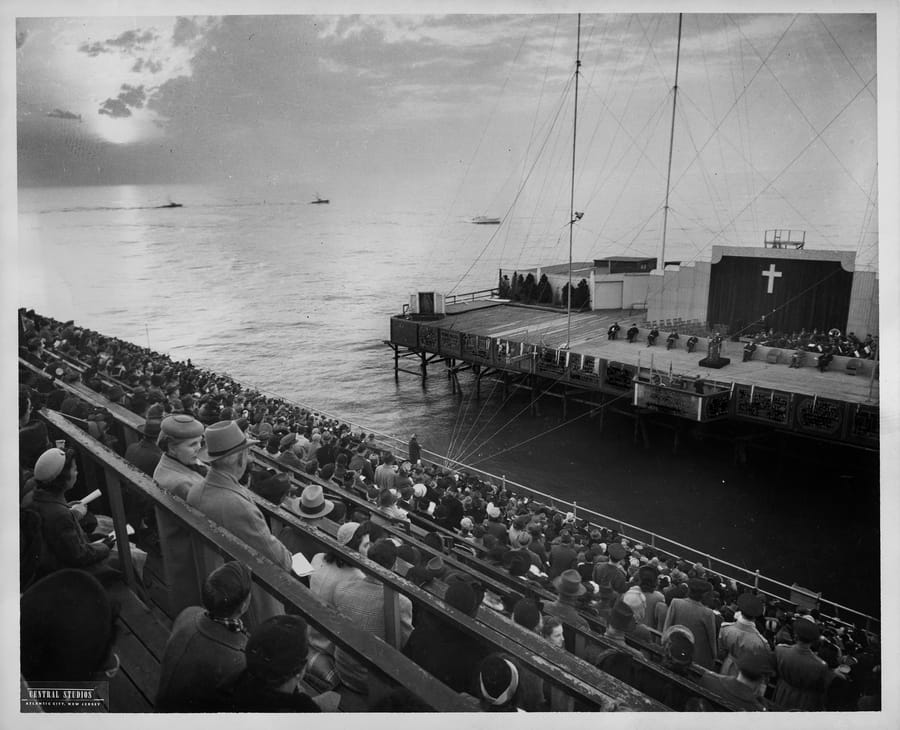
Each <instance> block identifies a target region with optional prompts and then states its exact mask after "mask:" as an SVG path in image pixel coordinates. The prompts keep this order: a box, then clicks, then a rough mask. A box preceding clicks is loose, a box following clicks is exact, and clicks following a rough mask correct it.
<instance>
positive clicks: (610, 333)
mask: <svg viewBox="0 0 900 730" xmlns="http://www.w3.org/2000/svg"><path fill="white" fill-rule="evenodd" d="M620 329H622V328H621V327H619V323H618V322H613V323H612V325H611V326H610V328H609V329H608V330H606V338H607V339H609V340H615V339H616V338H617V337H618V336H619V330H620Z"/></svg>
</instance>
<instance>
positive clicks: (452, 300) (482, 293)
mask: <svg viewBox="0 0 900 730" xmlns="http://www.w3.org/2000/svg"><path fill="white" fill-rule="evenodd" d="M498 294H499V290H498V289H497V287H494V288H493V289H478V290H477V291H470V292H464V293H462V294H447V295H445V297H444V303H445V304H457V303H458V302H474V301H476V300H478V299H490V298H491V297H496V296H498Z"/></svg>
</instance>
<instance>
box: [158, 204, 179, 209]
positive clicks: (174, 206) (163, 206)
mask: <svg viewBox="0 0 900 730" xmlns="http://www.w3.org/2000/svg"><path fill="white" fill-rule="evenodd" d="M156 207H157V208H183V207H184V205H182V204H181V203H166V204H165V205H157V206H156Z"/></svg>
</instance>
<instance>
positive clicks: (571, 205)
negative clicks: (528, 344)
mask: <svg viewBox="0 0 900 730" xmlns="http://www.w3.org/2000/svg"><path fill="white" fill-rule="evenodd" d="M580 68H581V13H578V40H577V42H576V46H575V113H574V115H573V117H572V184H571V189H570V192H569V290H568V301H567V302H566V349H569V343H570V342H571V341H572V233H573V227H574V225H575V141H576V139H577V137H578V71H579V69H580Z"/></svg>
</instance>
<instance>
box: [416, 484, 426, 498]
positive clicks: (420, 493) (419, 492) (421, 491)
mask: <svg viewBox="0 0 900 730" xmlns="http://www.w3.org/2000/svg"><path fill="white" fill-rule="evenodd" d="M427 493H428V487H426V486H425V485H424V484H413V496H415V497H418V498H422V497H424V496H425V495H426V494H427Z"/></svg>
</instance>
